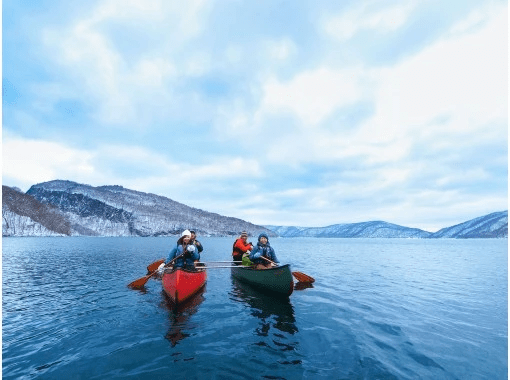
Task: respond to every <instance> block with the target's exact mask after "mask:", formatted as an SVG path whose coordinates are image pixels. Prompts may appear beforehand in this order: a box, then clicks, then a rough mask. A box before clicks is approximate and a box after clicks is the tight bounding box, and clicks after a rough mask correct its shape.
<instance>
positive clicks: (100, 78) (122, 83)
mask: <svg viewBox="0 0 510 380" xmlns="http://www.w3.org/2000/svg"><path fill="white" fill-rule="evenodd" d="M208 7H209V5H208V3H207V2H206V1H202V0H193V1H187V2H185V3H182V4H181V3H175V2H164V1H160V0H154V1H152V0H151V1H144V2H140V1H134V0H132V1H122V0H108V1H104V2H100V3H99V5H98V6H97V8H95V9H92V10H91V11H90V14H85V15H84V16H83V17H82V18H81V19H80V20H78V21H76V22H75V23H74V24H72V25H68V26H66V27H61V28H58V29H57V28H55V27H48V28H46V29H44V30H43V32H42V42H43V44H44V46H45V47H46V48H47V49H48V57H51V58H52V59H53V60H54V62H55V63H56V64H57V65H58V67H59V69H62V70H63V73H64V75H62V76H60V77H61V78H62V79H61V81H60V83H59V85H60V86H63V87H66V86H68V85H67V84H66V83H69V82H71V83H72V84H73V86H74V88H73V91H74V92H75V94H76V95H75V96H76V97H78V98H80V99H83V100H84V102H85V103H88V104H90V103H93V104H94V106H95V109H96V110H97V111H96V114H95V118H96V119H97V120H98V121H99V122H102V123H105V124H123V125H127V124H129V125H132V126H137V125H138V126H139V125H141V124H148V123H150V120H147V117H150V116H151V112H146V110H147V109H151V110H154V115H155V116H158V115H161V109H160V106H161V105H162V104H172V103H174V104H175V103H178V102H179V100H176V99H175V96H176V95H175V94H173V91H172V88H171V86H170V88H169V86H168V85H169V84H170V83H171V81H172V80H174V79H175V78H176V77H177V76H179V75H181V76H182V75H184V76H186V75H191V76H195V75H201V74H203V73H205V72H207V70H209V67H210V64H211V63H210V59H209V58H208V56H207V55H206V54H205V53H193V54H191V55H190V56H189V57H188V58H186V57H185V56H183V55H182V49H183V48H186V49H187V48H188V46H187V43H188V42H189V40H190V39H193V38H194V37H196V36H197V35H198V34H199V33H201V32H202V27H203V23H202V22H201V19H202V17H203V14H204V13H205V12H206V11H207V9H208ZM116 25H117V26H118V25H121V26H122V28H123V30H124V31H125V35H126V36H130V35H132V34H133V35H137V34H139V33H140V32H141V31H142V29H141V28H143V27H142V25H144V26H147V25H149V27H146V28H143V36H145V37H146V38H147V45H148V46H144V48H145V53H144V54H141V55H138V56H136V57H135V58H131V57H130V58H128V57H127V56H126V55H125V53H124V52H123V51H122V50H121V49H120V48H119V47H118V46H116V45H115V36H114V34H113V32H112V31H111V30H110V29H109V28H111V27H112V26H113V27H115V26H116ZM161 34H164V35H165V38H164V39H161V38H160V36H161ZM155 41H159V42H155ZM151 43H152V44H153V45H152V46H150V44H151ZM138 48H140V47H138ZM177 58H178V62H179V63H177ZM66 80H68V81H69V82H65V81H66ZM57 100H58V99H56V100H55V101H57Z"/></svg>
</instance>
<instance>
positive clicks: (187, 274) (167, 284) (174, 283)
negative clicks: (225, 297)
mask: <svg viewBox="0 0 510 380" xmlns="http://www.w3.org/2000/svg"><path fill="white" fill-rule="evenodd" d="M206 280H207V272H206V271H205V270H199V271H187V270H185V269H181V268H177V269H175V270H173V271H172V272H168V273H164V274H163V278H162V283H163V290H164V291H165V293H166V294H167V295H168V297H170V299H171V300H172V301H173V302H174V303H176V304H178V303H182V302H184V301H186V300H187V299H189V298H190V297H192V296H193V295H194V294H196V293H197V292H198V291H199V290H200V289H201V288H202V287H203V286H204V285H205V281H206Z"/></svg>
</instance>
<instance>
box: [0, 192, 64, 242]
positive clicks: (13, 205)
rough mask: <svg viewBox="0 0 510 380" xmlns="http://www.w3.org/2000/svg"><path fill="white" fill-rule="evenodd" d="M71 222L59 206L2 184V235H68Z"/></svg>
mask: <svg viewBox="0 0 510 380" xmlns="http://www.w3.org/2000/svg"><path fill="white" fill-rule="evenodd" d="M70 234H71V224H70V223H69V220H68V219H67V218H66V217H65V216H64V215H62V213H61V212H60V211H59V210H58V208H56V207H54V206H51V205H46V204H42V203H41V202H39V201H38V200H36V199H35V198H34V197H32V196H30V195H27V194H24V193H22V192H21V190H19V189H18V188H15V187H14V188H10V187H8V186H2V236H66V235H70Z"/></svg>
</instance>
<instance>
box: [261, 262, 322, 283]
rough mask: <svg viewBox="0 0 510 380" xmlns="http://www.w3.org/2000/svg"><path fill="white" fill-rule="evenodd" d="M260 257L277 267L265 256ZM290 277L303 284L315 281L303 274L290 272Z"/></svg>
mask: <svg viewBox="0 0 510 380" xmlns="http://www.w3.org/2000/svg"><path fill="white" fill-rule="evenodd" d="M260 257H262V258H263V259H264V260H267V261H269V262H270V263H271V264H274V265H278V264H276V263H275V262H273V261H271V260H269V259H268V258H267V257H265V256H260ZM292 275H293V276H294V277H295V278H296V280H298V281H299V282H305V283H310V284H311V283H313V282H315V279H314V278H313V277H312V276H309V275H307V274H305V273H301V272H292Z"/></svg>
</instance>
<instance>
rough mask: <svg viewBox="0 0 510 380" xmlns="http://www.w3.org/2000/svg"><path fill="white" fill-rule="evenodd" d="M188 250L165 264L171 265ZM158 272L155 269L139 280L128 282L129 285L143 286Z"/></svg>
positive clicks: (134, 286)
mask: <svg viewBox="0 0 510 380" xmlns="http://www.w3.org/2000/svg"><path fill="white" fill-rule="evenodd" d="M185 253H186V252H184V253H182V254H180V255H179V256H177V257H175V258H174V259H173V260H172V261H170V262H169V263H168V264H165V266H167V265H170V264H172V263H173V262H174V261H175V260H177V259H178V258H179V257H182V256H184V254H185ZM156 273H158V271H157V269H156V270H154V272H152V273H151V274H149V275H147V276H144V277H141V278H139V279H138V280H135V281H133V282H132V283H130V284H128V286H129V287H131V288H141V287H142V286H144V285H145V284H146V283H147V281H149V278H151V277H152V276H154V275H155V274H156Z"/></svg>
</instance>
